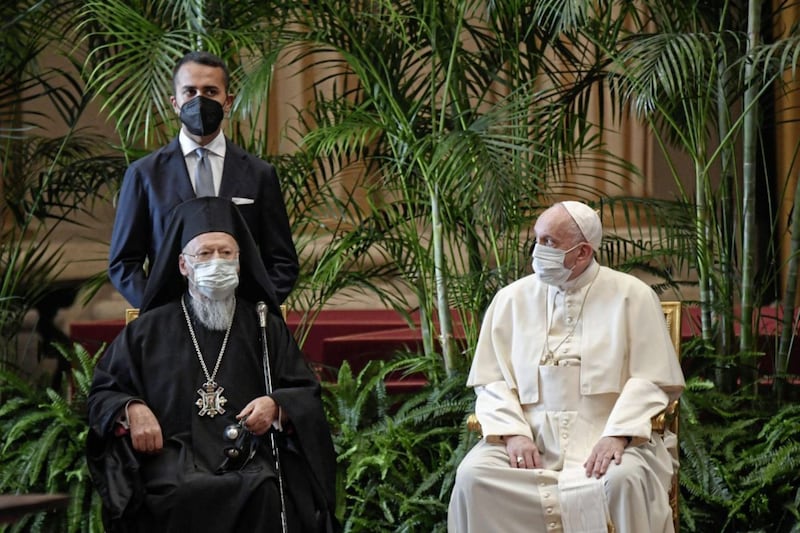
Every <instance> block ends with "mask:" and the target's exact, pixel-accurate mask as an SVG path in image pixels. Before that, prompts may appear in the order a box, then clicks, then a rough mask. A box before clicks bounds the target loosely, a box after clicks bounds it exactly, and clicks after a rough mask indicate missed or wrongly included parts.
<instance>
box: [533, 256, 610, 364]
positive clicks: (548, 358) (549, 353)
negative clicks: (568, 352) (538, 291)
mask: <svg viewBox="0 0 800 533" xmlns="http://www.w3.org/2000/svg"><path fill="white" fill-rule="evenodd" d="M599 273H600V269H599V268H598V269H597V271H596V272H595V273H594V276H592V281H590V282H589V286H588V287H586V292H585V293H584V294H583V301H582V302H581V307H580V309H579V310H578V316H577V317H576V318H575V322H574V323H573V324H572V328H571V329H570V330H569V332H568V333H567V336H566V337H564V338H563V339H561V342H559V343H558V344H557V345H556V347H555V348H553V349H552V350H551V349H550V329H551V328H552V327H553V319H554V318H555V315H556V310H555V300H554V301H553V307H554V309H553V316H551V317H549V318H548V315H549V314H550V313H549V310H550V286H549V285H548V287H547V293H546V295H545V303H544V324H545V328H547V329H546V331H545V335H544V349H545V357H544V360H543V361H542V363H544V364H547V363H552V362H553V357H554V356H555V352H556V351H558V349H559V348H561V345H562V344H564V342H565V341H566V340H567V339H569V338H570V337H572V334H573V333H575V328H577V327H578V322H579V321H580V320H581V319H582V318H583V306H584V305H586V298H588V297H589V291H590V290H591V288H592V285H594V280H596V279H597V275H598V274H599Z"/></svg>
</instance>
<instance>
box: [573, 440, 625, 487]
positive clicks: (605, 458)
mask: <svg viewBox="0 0 800 533" xmlns="http://www.w3.org/2000/svg"><path fill="white" fill-rule="evenodd" d="M627 444H628V439H627V437H603V438H602V439H600V440H599V441H597V444H595V445H594V448H592V453H590V454H589V458H588V459H586V462H585V463H583V467H584V468H585V469H586V477H592V476H594V477H596V478H599V477H601V476H603V475H605V473H606V471H608V465H610V464H611V461H612V460H613V461H614V462H615V463H617V464H620V463H621V462H622V452H623V451H625V446H627Z"/></svg>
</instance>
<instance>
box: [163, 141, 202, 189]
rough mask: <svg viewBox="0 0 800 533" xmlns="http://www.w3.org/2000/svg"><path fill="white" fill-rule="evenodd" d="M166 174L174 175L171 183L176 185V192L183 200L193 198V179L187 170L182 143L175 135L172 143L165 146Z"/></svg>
mask: <svg viewBox="0 0 800 533" xmlns="http://www.w3.org/2000/svg"><path fill="white" fill-rule="evenodd" d="M164 159H165V161H164V166H165V172H164V174H163V175H164V176H174V177H175V179H173V180H172V182H171V183H170V185H172V186H174V187H175V194H176V195H177V196H178V198H180V201H181V202H184V201H186V200H191V199H192V198H194V197H195V194H194V187H192V180H191V178H190V177H189V171H188V170H186V159H185V158H184V157H183V152H182V151H181V143H180V142H179V141H178V138H177V137H175V138H174V139H173V140H172V142H171V143H169V144H168V145H167V146H166V147H165V148H164Z"/></svg>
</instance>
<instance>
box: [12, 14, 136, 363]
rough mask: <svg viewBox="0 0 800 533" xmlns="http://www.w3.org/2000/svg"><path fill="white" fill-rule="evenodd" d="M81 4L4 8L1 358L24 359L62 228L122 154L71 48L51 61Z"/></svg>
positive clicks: (84, 207)
mask: <svg viewBox="0 0 800 533" xmlns="http://www.w3.org/2000/svg"><path fill="white" fill-rule="evenodd" d="M74 8H75V5H74V3H72V2H63V1H62V2H55V1H53V2H45V1H19V2H12V3H5V4H3V7H2V8H0V10H2V14H3V17H2V20H3V21H4V22H3V25H2V31H1V32H0V39H2V40H3V42H2V46H0V49H2V52H1V53H2V59H3V60H2V61H0V68H2V76H0V79H2V81H0V102H2V106H0V169H1V170H0V191H2V194H3V200H2V202H0V222H2V224H1V225H0V272H2V278H0V280H1V281H0V339H2V342H1V343H0V344H2V346H0V350H2V353H0V362H2V363H6V362H14V360H15V357H16V356H15V350H14V346H15V345H14V342H13V340H14V338H15V335H16V333H17V332H18V331H19V328H20V327H21V321H22V318H23V316H24V315H25V313H26V312H27V311H28V310H29V309H30V308H31V307H32V306H33V305H34V304H35V303H36V302H37V300H38V299H39V298H41V297H42V295H43V294H44V293H45V292H46V291H47V290H48V287H49V286H50V285H51V282H52V280H53V279H55V277H56V276H57V275H58V274H59V272H60V270H61V269H62V268H63V267H64V265H63V262H61V258H62V255H61V248H60V246H59V245H57V244H51V243H49V242H48V241H49V238H50V236H51V235H52V233H53V231H54V229H55V228H56V226H58V225H59V224H60V223H64V222H68V223H69V222H76V220H77V219H76V215H77V214H79V213H84V214H91V210H92V206H93V204H94V201H95V200H96V199H98V198H99V197H101V196H100V195H101V194H102V193H101V191H102V190H103V187H104V185H106V184H107V178H108V176H109V175H111V174H113V173H114V172H115V171H118V169H119V163H120V161H121V158H119V157H114V156H108V155H105V154H104V153H103V149H104V147H106V146H107V145H106V141H105V139H103V138H102V137H101V136H100V135H98V134H94V133H92V132H90V131H87V130H86V129H84V128H83V127H82V126H81V120H82V117H84V115H85V114H86V111H87V108H88V106H89V103H90V102H91V100H92V94H91V93H90V92H87V91H85V90H84V87H83V84H82V82H81V81H80V77H79V76H78V75H77V72H78V71H79V65H76V64H75V60H74V58H71V57H70V56H69V55H67V56H66V57H65V58H64V59H63V64H62V65H59V64H57V63H56V64H55V65H52V64H47V63H44V62H43V61H42V59H43V58H44V57H48V58H49V57H51V56H50V54H52V53H53V52H54V50H58V49H59V48H58V47H59V46H60V43H61V42H62V37H63V33H62V30H64V31H68V28H66V29H65V28H63V27H58V28H57V27H54V25H53V24H52V21H53V20H59V18H61V17H64V18H65V19H67V20H68V15H69V13H71V12H72V10H74Z"/></svg>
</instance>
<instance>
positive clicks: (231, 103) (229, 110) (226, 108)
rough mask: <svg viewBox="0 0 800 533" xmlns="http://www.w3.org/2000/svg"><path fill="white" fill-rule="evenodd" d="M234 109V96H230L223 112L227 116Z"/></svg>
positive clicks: (227, 97) (223, 107)
mask: <svg viewBox="0 0 800 533" xmlns="http://www.w3.org/2000/svg"><path fill="white" fill-rule="evenodd" d="M232 108H233V95H232V94H228V96H226V97H225V104H223V106H222V111H224V112H225V114H226V115H227V114H229V113H230V112H231V109H232Z"/></svg>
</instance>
